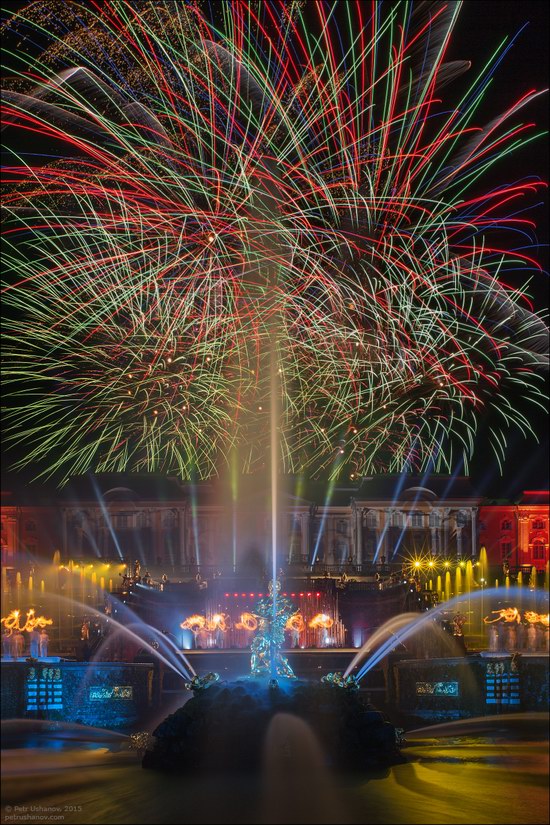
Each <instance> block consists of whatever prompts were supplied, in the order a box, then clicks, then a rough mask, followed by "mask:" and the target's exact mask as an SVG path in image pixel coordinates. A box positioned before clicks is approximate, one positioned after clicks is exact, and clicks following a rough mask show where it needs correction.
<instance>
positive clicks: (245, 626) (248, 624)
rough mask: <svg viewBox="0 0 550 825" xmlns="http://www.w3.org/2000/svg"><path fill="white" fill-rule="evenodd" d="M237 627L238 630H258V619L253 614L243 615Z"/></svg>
mask: <svg viewBox="0 0 550 825" xmlns="http://www.w3.org/2000/svg"><path fill="white" fill-rule="evenodd" d="M235 627H236V628H237V630H250V631H254V630H257V629H258V619H257V618H256V616H255V615H254V614H253V613H241V620H240V622H237V624H236V625H235Z"/></svg>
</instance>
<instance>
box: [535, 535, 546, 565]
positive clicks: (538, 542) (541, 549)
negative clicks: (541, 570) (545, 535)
mask: <svg viewBox="0 0 550 825" xmlns="http://www.w3.org/2000/svg"><path fill="white" fill-rule="evenodd" d="M533 559H537V560H538V561H544V560H545V559H546V546H545V544H544V541H543V540H542V539H535V541H534V542H533Z"/></svg>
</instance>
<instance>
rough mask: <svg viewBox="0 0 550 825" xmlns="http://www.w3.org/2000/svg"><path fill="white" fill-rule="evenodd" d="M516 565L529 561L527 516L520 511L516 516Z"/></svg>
mask: <svg viewBox="0 0 550 825" xmlns="http://www.w3.org/2000/svg"><path fill="white" fill-rule="evenodd" d="M517 556H518V559H517V563H518V565H520V566H521V565H522V564H528V563H529V516H527V515H526V514H525V513H522V512H521V511H520V513H519V517H518V552H517Z"/></svg>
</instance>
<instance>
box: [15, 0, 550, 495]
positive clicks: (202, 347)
mask: <svg viewBox="0 0 550 825" xmlns="http://www.w3.org/2000/svg"><path fill="white" fill-rule="evenodd" d="M459 10H460V8H459V4H457V3H453V2H450V3H441V4H440V3H437V2H436V3H429V4H426V3H405V2H401V3H397V4H395V3H387V4H386V3H375V4H372V5H371V4H370V3H363V2H361V3H357V4H356V3H352V2H343V3H338V2H334V3H328V4H327V3H323V2H318V3H317V2H310V3H306V4H304V3H279V2H275V0H274V2H268V3H263V2H262V3H255V2H242V3H241V2H238V1H237V0H236V1H235V2H231V3H214V4H212V5H210V4H207V3H204V4H200V3H197V4H194V3H190V4H185V3H180V2H145V3H141V2H122V1H121V0H112V2H105V3H95V2H87V3H80V2H59V3H43V2H36V3H30V4H29V5H28V6H26V7H23V8H22V10H20V11H18V12H17V13H16V14H14V15H13V16H11V17H10V18H9V19H8V20H7V21H6V22H5V24H4V33H5V34H7V35H8V36H9V43H10V44H13V45H12V47H10V49H9V52H8V55H7V56H8V63H9V72H7V76H6V83H5V86H6V90H5V92H4V123H7V124H8V126H9V128H8V132H7V134H9V141H8V142H9V146H10V158H9V161H8V166H7V169H6V170H5V172H4V180H5V188H4V215H5V227H6V235H5V239H6V240H5V243H6V247H5V253H4V262H5V270H6V282H5V284H4V289H3V303H4V309H5V316H6V318H5V320H4V385H5V388H6V390H7V397H8V399H9V400H8V408H7V411H6V413H5V423H6V426H7V431H8V432H7V441H8V443H9V442H10V441H12V442H14V443H17V444H24V445H25V448H26V453H25V457H24V459H22V462H21V463H23V464H24V463H31V462H42V463H43V465H44V466H45V467H46V473H47V474H52V475H55V476H56V477H57V478H58V479H59V480H60V481H61V482H63V481H66V480H67V478H68V477H69V476H70V475H72V474H78V473H83V472H85V471H87V470H89V469H93V470H96V471H104V472H105V471H111V472H116V471H125V470H132V471H164V472H174V473H177V474H179V475H181V476H182V477H184V478H190V477H202V478H205V477H208V476H210V475H213V474H215V473H217V472H219V471H220V469H221V467H223V466H224V464H225V463H226V462H228V461H229V460H230V457H231V456H235V455H238V457H239V462H240V466H241V469H242V470H243V471H244V472H250V471H253V470H254V469H257V468H259V467H260V466H261V465H262V462H264V461H265V456H266V453H267V450H268V445H269V428H270V414H269V410H270V403H271V402H270V387H273V381H272V380H271V383H270V373H271V372H272V371H274V372H275V375H276V379H277V383H276V385H277V394H278V399H277V404H278V410H279V421H278V426H279V431H280V439H279V443H280V462H281V467H282V468H283V469H284V471H285V472H304V473H307V474H310V475H316V474H321V473H322V474H323V475H325V476H326V477H330V478H336V477H338V476H341V475H342V474H343V473H346V474H347V475H350V474H351V475H355V474H356V475H360V474H364V473H368V472H376V471H378V472H384V471H389V472H395V471H400V470H402V469H404V468H407V467H414V468H415V469H422V468H425V467H427V466H428V465H430V464H431V465H433V467H434V469H435V470H439V471H446V470H450V469H451V468H452V467H453V466H454V463H455V462H456V460H457V459H458V458H464V459H465V461H466V468H467V466H468V464H467V462H468V459H469V458H470V457H471V455H472V451H473V446H474V436H475V433H476V429H477V426H478V422H479V421H480V420H481V419H483V418H484V417H487V416H488V415H489V414H490V415H491V420H492V421H495V422H496V424H495V426H494V427H493V428H492V430H491V434H490V440H491V442H492V446H493V448H494V450H495V452H496V453H497V455H500V456H502V454H503V451H504V443H505V442H504V439H505V433H506V431H507V430H508V429H509V427H510V426H517V427H519V428H520V429H521V430H522V431H524V432H527V431H528V430H529V429H530V427H529V420H528V417H526V415H525V413H524V412H522V411H520V410H518V409H515V405H514V398H515V397H517V396H518V395H522V396H523V397H524V398H525V399H526V400H527V401H528V402H532V403H533V404H534V405H537V404H539V405H540V404H542V403H543V400H544V399H543V395H542V383H541V381H542V379H541V376H540V367H541V365H542V364H543V363H544V358H545V356H544V348H545V346H546V329H545V326H544V323H543V319H542V318H541V316H540V314H538V313H537V312H536V311H535V309H534V308H533V307H532V305H531V303H530V301H529V298H528V295H527V284H528V281H529V279H530V278H532V277H533V276H534V275H536V273H537V269H538V267H537V262H536V258H535V256H534V253H533V252H532V247H533V245H534V238H533V224H532V222H531V220H530V219H529V218H528V217H526V216H525V214H524V210H525V204H526V203H528V202H529V198H530V197H531V200H532V198H533V197H535V198H538V197H539V196H538V194H537V192H538V190H539V188H540V187H541V186H542V184H541V182H540V181H539V180H538V179H537V178H536V177H529V178H523V179H521V180H518V181H516V180H513V175H510V174H509V173H507V172H506V171H504V172H503V170H502V166H498V165H497V164H498V162H499V161H500V160H502V159H503V158H504V157H508V156H509V155H510V154H511V153H512V151H513V150H516V149H518V148H519V147H522V148H524V147H525V145H526V144H528V143H529V141H530V140H532V139H534V138H536V137H537V131H536V129H535V128H533V125H532V124H531V123H530V122H529V114H528V105H527V104H528V103H529V102H530V100H532V98H533V97H535V96H536V94H537V92H536V91H533V90H524V91H523V92H522V96H521V97H520V98H519V99H517V100H512V101H511V102H510V104H509V106H508V107H507V109H506V111H504V112H503V113H502V115H501V116H499V117H496V118H494V119H493V120H491V121H490V123H489V124H488V125H486V124H485V122H484V120H483V102H484V99H485V95H486V92H487V90H488V87H489V85H490V80H491V77H492V74H493V71H494V69H495V68H496V67H497V65H498V63H499V61H500V60H501V59H502V57H503V55H504V54H505V52H506V50H507V48H508V44H507V43H503V44H501V45H500V47H499V48H497V49H496V51H495V52H494V54H493V55H492V56H490V55H489V56H488V62H487V65H486V66H484V67H482V68H481V69H480V68H479V67H473V68H472V67H470V66H469V65H468V63H467V62H465V61H448V60H447V59H446V53H447V49H448V45H449V41H450V37H451V34H452V30H453V27H454V25H455V23H456V20H457V16H458V14H459ZM461 75H463V77H461V80H460V82H458V83H457V84H456V86H458V87H459V91H458V92H457V94H456V98H457V99H452V100H450V99H449V97H448V89H449V88H451V89H452V88H453V87H452V86H449V84H450V82H451V81H452V80H455V79H456V78H458V77H459V76H461ZM470 75H471V78H470ZM465 78H466V79H467V81H468V82H465ZM29 147H32V148H29ZM493 170H498V172H499V174H501V179H502V180H503V182H502V184H500V185H499V184H495V182H494V179H495V172H494V171H493ZM510 178H512V179H511V180H510ZM485 180H487V181H488V182H487V183H486V184H484V181H485ZM518 272H520V273H522V277H523V281H524V282H525V284H526V286H525V287H524V288H518V287H517V285H516V281H517V274H518ZM510 273H513V276H514V277H512V278H511V277H510ZM509 283H512V284H513V286H510V285H508V284H509Z"/></svg>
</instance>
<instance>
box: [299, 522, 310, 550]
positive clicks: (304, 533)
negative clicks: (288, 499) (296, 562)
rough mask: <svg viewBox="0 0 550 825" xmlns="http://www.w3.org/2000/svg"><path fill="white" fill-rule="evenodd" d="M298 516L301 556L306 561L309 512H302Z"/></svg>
mask: <svg viewBox="0 0 550 825" xmlns="http://www.w3.org/2000/svg"><path fill="white" fill-rule="evenodd" d="M300 518H301V523H302V558H303V559H306V561H307V559H308V554H309V546H308V544H309V513H302V514H301V516H300ZM300 561H301V559H300Z"/></svg>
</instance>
